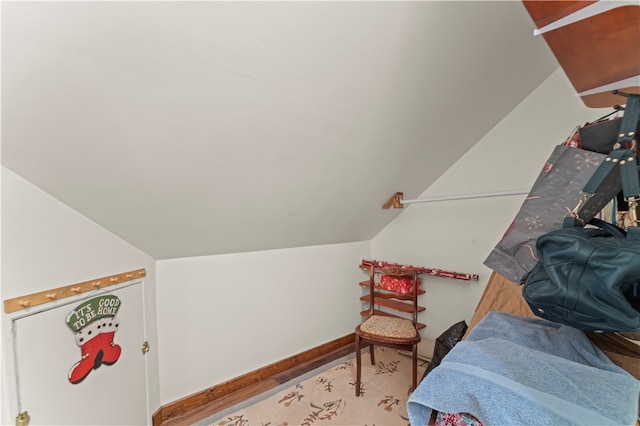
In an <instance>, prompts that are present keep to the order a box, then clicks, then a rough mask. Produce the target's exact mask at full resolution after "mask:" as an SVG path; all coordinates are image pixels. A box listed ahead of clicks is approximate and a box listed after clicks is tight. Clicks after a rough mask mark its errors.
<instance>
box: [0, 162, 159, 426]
mask: <svg viewBox="0 0 640 426" xmlns="http://www.w3.org/2000/svg"><path fill="white" fill-rule="evenodd" d="M1 176H2V179H1V181H2V263H1V265H2V275H1V278H2V285H1V288H2V298H3V299H9V298H13V297H18V296H22V295H25V294H30V293H34V292H39V291H45V290H48V289H51V288H55V287H60V286H64V285H69V284H74V283H78V282H83V281H88V280H91V279H94V278H99V277H103V276H108V275H113V274H117V273H121V272H125V271H130V270H135V269H140V268H145V269H146V271H147V276H146V278H145V279H144V282H143V284H142V286H143V291H144V299H145V300H144V303H145V306H144V310H145V326H146V339H147V340H148V341H149V342H150V344H151V348H152V351H151V352H149V353H148V357H147V358H146V360H147V377H148V381H149V383H148V386H149V393H148V399H149V404H148V407H147V411H148V412H149V419H151V414H152V413H153V411H155V410H157V409H158V407H159V406H160V404H159V384H158V361H157V344H156V341H157V338H156V335H157V330H156V318H155V316H156V309H155V280H156V277H155V275H156V274H155V260H154V259H153V258H151V257H149V256H148V255H146V254H145V253H143V252H141V251H140V250H138V249H136V248H134V247H133V246H131V245H130V244H128V243H126V242H124V241H123V240H121V239H120V238H118V237H116V236H115V235H113V234H112V233H110V232H108V231H106V230H105V229H103V228H101V227H100V226H98V225H96V224H95V223H94V222H91V221H90V220H89V219H87V218H86V217H84V216H82V215H80V214H79V213H78V212H76V211H75V210H72V209H71V208H69V207H68V206H66V205H64V204H63V203H61V202H60V201H58V200H56V199H55V198H53V197H51V196H50V195H48V194H47V193H45V192H44V191H42V190H40V189H39V188H37V187H36V186H34V185H32V184H31V183H29V182H27V181H25V180H24V179H22V178H21V177H20V176H18V175H16V174H15V173H13V172H12V171H10V170H8V169H7V168H5V167H2V175H1ZM10 322H11V321H10V318H9V317H8V315H7V314H5V313H4V312H3V314H2V331H3V334H2V359H3V363H2V419H1V421H2V424H13V423H14V422H15V416H16V414H17V412H16V408H17V407H16V401H15V389H14V388H13V386H14V383H15V381H14V380H13V377H14V374H15V372H14V371H13V370H12V368H11V365H9V364H8V363H7V360H9V359H11V357H10V356H9V351H10V350H11V336H10V333H7V329H8V327H10ZM88 391H90V390H88ZM123 391H126V389H123ZM54 397H55V396H54ZM61 403H62V402H61ZM66 404H67V405H68V404H72V402H71V401H67V402H66ZM96 404H104V401H96ZM95 420H96V422H97V423H99V422H100V419H95ZM149 421H150V420H149Z"/></svg>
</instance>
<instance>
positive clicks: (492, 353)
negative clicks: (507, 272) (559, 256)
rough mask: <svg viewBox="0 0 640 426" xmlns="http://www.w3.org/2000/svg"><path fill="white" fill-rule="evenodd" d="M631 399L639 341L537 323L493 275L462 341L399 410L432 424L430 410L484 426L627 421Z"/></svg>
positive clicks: (637, 391)
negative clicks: (460, 417)
mask: <svg viewBox="0 0 640 426" xmlns="http://www.w3.org/2000/svg"><path fill="white" fill-rule="evenodd" d="M639 397H640V345H639V344H637V343H636V342H635V341H633V340H631V339H627V338H625V337H623V336H621V335H619V334H617V333H606V334H605V333H583V332H581V331H579V330H576V329H573V328H571V327H566V326H562V325H560V324H556V323H552V322H549V321H545V320H542V319H540V318H538V317H536V316H535V315H533V313H532V312H531V311H530V309H529V307H528V305H527V304H526V302H525V301H524V299H523V298H522V294H521V286H518V285H516V284H514V283H512V282H510V281H508V280H507V279H505V278H504V277H502V276H501V275H499V274H497V273H494V274H493V275H492V277H491V279H490V280H489V283H488V284H487V288H486V289H485V292H484V294H483V296H482V298H481V299H480V302H479V303H478V306H477V308H476V311H475V314H474V316H473V318H472V320H471V321H470V323H469V328H468V330H467V332H466V334H465V336H464V337H463V339H462V341H460V342H459V343H457V344H456V345H455V346H454V347H453V349H452V350H451V351H450V352H449V353H448V354H447V355H446V356H445V357H444V358H443V359H442V361H441V362H440V364H439V365H438V366H437V367H436V368H434V369H433V370H432V371H431V372H430V373H429V374H428V375H427V376H426V377H424V378H423V380H422V381H421V382H420V384H419V385H418V387H417V388H416V390H415V391H414V392H413V393H412V395H411V396H410V398H409V401H408V403H407V411H408V414H409V419H410V422H411V424H412V425H426V424H429V423H431V424H433V423H434V419H435V418H436V413H439V416H438V420H441V416H440V415H442V414H443V413H444V414H446V415H460V414H464V415H465V416H466V415H469V417H470V418H471V419H473V421H477V422H478V423H481V424H484V425H506V424H508V425H515V424H549V425H560V424H580V425H585V424H593V425H606V424H629V425H633V424H636V421H637V419H638V402H639ZM450 424H451V423H450Z"/></svg>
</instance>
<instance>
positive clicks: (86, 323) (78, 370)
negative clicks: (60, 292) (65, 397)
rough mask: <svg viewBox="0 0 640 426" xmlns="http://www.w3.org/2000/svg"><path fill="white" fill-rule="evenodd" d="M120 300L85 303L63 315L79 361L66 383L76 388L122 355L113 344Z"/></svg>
mask: <svg viewBox="0 0 640 426" xmlns="http://www.w3.org/2000/svg"><path fill="white" fill-rule="evenodd" d="M118 309H120V299H118V298H117V297H116V296H114V295H111V294H107V295H102V296H98V297H94V298H93V299H90V300H87V301H85V302H83V303H82V304H80V305H79V306H77V307H76V308H75V309H74V310H73V311H71V312H70V313H69V315H67V319H66V322H67V325H68V326H69V327H70V328H71V330H73V331H74V332H75V333H76V344H77V345H78V346H80V353H81V359H80V361H78V362H77V363H75V365H74V366H73V367H71V370H69V381H70V382H71V383H73V384H74V385H75V384H78V383H80V382H81V381H83V380H84V379H85V378H86V377H87V376H88V375H89V373H90V372H91V371H92V370H95V369H96V368H98V367H100V366H101V365H102V364H106V365H112V364H114V363H115V362H116V361H117V360H118V358H120V352H121V351H122V350H121V348H120V345H116V344H115V343H114V342H113V338H114V335H115V333H116V331H117V329H118V325H119V324H118V320H117V318H116V314H117V313H118Z"/></svg>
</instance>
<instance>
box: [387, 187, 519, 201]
mask: <svg viewBox="0 0 640 426" xmlns="http://www.w3.org/2000/svg"><path fill="white" fill-rule="evenodd" d="M529 191H530V189H513V190H510V191H496V192H478V193H476V194H462V195H443V196H436V197H426V198H415V199H413V200H400V204H414V203H430V202H432V201H452V200H468V199H470V198H489V197H506V196H509V195H523V194H528V193H529Z"/></svg>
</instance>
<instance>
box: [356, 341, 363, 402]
mask: <svg viewBox="0 0 640 426" xmlns="http://www.w3.org/2000/svg"><path fill="white" fill-rule="evenodd" d="M361 363H362V360H361V356H360V336H358V335H356V396H360V374H361Z"/></svg>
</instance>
